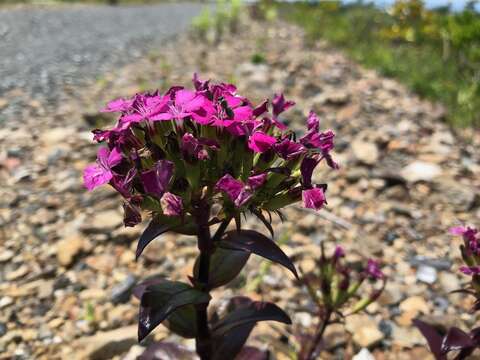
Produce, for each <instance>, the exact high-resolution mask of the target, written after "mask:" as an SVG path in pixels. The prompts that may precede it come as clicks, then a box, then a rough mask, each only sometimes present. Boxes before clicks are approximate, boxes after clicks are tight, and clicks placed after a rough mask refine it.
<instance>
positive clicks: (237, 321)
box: [212, 297, 291, 360]
mask: <svg viewBox="0 0 480 360" xmlns="http://www.w3.org/2000/svg"><path fill="white" fill-rule="evenodd" d="M229 310H230V311H229V313H228V314H227V315H226V316H225V317H223V318H222V319H221V320H219V321H218V322H217V323H215V324H214V325H213V327H212V338H213V346H214V357H213V360H223V359H233V358H235V356H237V355H238V357H237V359H238V358H240V359H258V360H261V359H262V360H263V359H267V358H268V357H267V355H266V354H265V353H264V352H262V351H260V350H258V349H255V348H249V347H245V348H244V344H245V342H246V341H247V339H248V337H249V335H250V333H251V331H252V330H253V328H254V327H255V325H256V323H257V322H259V321H267V320H271V321H278V322H281V323H284V324H291V320H290V318H289V316H288V315H287V314H286V313H285V312H284V311H283V310H282V309H280V308H279V307H278V306H276V305H275V304H272V303H268V302H261V301H252V300H250V299H249V298H247V297H235V298H233V299H231V301H230V304H229Z"/></svg>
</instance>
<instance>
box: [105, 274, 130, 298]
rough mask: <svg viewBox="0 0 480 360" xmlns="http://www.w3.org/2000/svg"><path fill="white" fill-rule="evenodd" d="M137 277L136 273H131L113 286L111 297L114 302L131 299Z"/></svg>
mask: <svg viewBox="0 0 480 360" xmlns="http://www.w3.org/2000/svg"><path fill="white" fill-rule="evenodd" d="M136 282H137V279H136V277H135V276H134V275H132V274H129V275H128V276H127V278H126V279H125V280H124V281H123V282H122V283H120V284H118V285H116V286H114V287H113V289H112V292H111V294H110V299H111V301H112V302H113V303H114V304H118V303H126V302H127V301H128V300H129V299H130V295H131V294H132V290H133V287H134V286H135V284H136Z"/></svg>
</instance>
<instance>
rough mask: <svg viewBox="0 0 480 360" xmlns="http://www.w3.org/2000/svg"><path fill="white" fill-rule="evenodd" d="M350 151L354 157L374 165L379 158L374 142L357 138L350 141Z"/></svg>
mask: <svg viewBox="0 0 480 360" xmlns="http://www.w3.org/2000/svg"><path fill="white" fill-rule="evenodd" d="M352 151H353V156H355V158H356V159H357V160H358V161H360V162H362V163H364V164H367V165H374V164H375V163H376V162H377V161H378V158H379V153H378V149H377V146H376V145H375V144H374V143H371V142H366V141H364V140H362V139H357V140H354V141H353V142H352Z"/></svg>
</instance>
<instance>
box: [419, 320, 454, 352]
mask: <svg viewBox="0 0 480 360" xmlns="http://www.w3.org/2000/svg"><path fill="white" fill-rule="evenodd" d="M413 325H415V326H416V327H417V328H418V330H420V332H421V333H422V335H423V337H424V338H425V339H426V340H427V342H428V346H429V347H430V351H431V352H432V354H433V356H435V359H436V360H447V357H446V356H445V355H444V354H443V353H442V340H443V336H442V335H440V333H439V332H438V331H437V329H436V328H435V327H434V326H432V325H430V324H427V323H426V322H423V321H421V320H417V319H415V320H413Z"/></svg>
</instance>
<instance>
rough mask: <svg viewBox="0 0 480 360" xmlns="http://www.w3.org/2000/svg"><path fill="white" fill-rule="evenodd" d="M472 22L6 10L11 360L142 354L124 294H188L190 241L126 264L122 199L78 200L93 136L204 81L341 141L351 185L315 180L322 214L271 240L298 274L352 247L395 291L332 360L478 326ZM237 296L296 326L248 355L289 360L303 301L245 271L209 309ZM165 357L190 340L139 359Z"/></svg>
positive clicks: (127, 3)
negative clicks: (470, 288) (222, 84)
mask: <svg viewBox="0 0 480 360" xmlns="http://www.w3.org/2000/svg"><path fill="white" fill-rule="evenodd" d="M479 10H480V4H479V3H478V2H476V1H446V0H445V1H443V0H430V1H425V2H423V1H420V0H397V1H394V0H391V1H387V0H379V1H374V2H366V1H365V2H356V1H350V0H348V1H344V2H339V1H272V0H260V1H240V0H231V1H228V0H223V1H221V0H218V1H209V2H208V1H197V2H192V1H190V2H189V1H161V0H158V1H155V0H148V1H142V0H117V1H114V0H112V1H101V0H98V1H95V0H91V1H37V0H31V1H16V0H0V124H1V127H0V184H1V186H0V359H136V357H137V356H138V355H140V354H141V353H142V351H143V349H144V344H142V345H138V344H137V343H136V325H135V324H136V320H137V308H138V301H137V300H136V299H134V298H133V297H132V296H131V291H132V288H133V286H134V285H135V283H136V282H137V281H140V280H141V279H143V278H146V277H147V276H149V275H153V274H160V275H163V276H167V277H171V278H174V279H184V278H185V277H186V276H187V275H188V274H190V273H191V268H192V264H193V262H194V260H195V254H196V245H195V239H193V238H190V237H187V236H174V235H170V234H165V235H164V236H162V237H161V238H160V239H158V240H157V241H154V242H153V243H152V244H151V245H149V247H148V248H147V249H146V251H145V255H146V256H145V258H144V259H140V260H139V261H138V262H135V255H134V254H135V253H134V252H135V247H136V240H137V239H138V236H139V235H140V233H141V231H142V229H143V227H144V226H145V224H143V225H140V226H138V227H136V228H124V227H123V223H122V222H123V216H122V210H121V206H120V204H121V202H120V199H119V198H118V197H117V195H116V194H115V193H114V192H113V191H110V190H109V189H107V188H105V189H100V190H98V191H95V192H93V193H87V192H86V190H85V189H84V187H83V184H82V170H83V168H84V167H85V166H86V165H87V164H88V163H91V162H93V161H95V154H96V145H94V144H93V142H92V136H91V133H90V131H91V130H92V129H93V128H98V127H109V126H111V125H112V124H113V122H114V121H115V118H113V117H111V116H106V115H105V114H102V113H100V112H99V109H100V108H101V107H103V106H104V104H105V103H106V102H107V101H109V100H111V99H113V98H116V97H120V96H124V97H127V96H131V95H133V94H135V93H136V92H141V91H147V90H152V89H160V90H161V91H164V90H166V89H167V88H169V87H170V86H171V85H173V84H182V85H185V86H191V85H190V84H191V78H192V75H193V73H194V72H198V73H199V75H200V77H201V78H212V79H214V80H219V81H229V82H233V83H235V84H236V85H237V86H238V89H239V93H241V94H244V95H246V96H248V97H249V98H252V99H254V100H255V101H256V102H257V103H258V102H260V101H261V100H262V99H264V98H267V97H272V95H273V94H274V93H279V92H284V93H285V95H286V97H287V98H289V99H292V100H294V101H295V102H296V103H297V106H296V107H295V108H294V109H292V110H290V111H289V112H288V113H286V114H285V116H284V119H283V120H284V121H285V122H286V123H288V125H289V126H290V127H291V128H292V129H293V130H294V131H296V132H298V133H302V132H303V131H304V129H305V116H306V115H307V114H308V111H309V110H310V109H313V110H315V111H316V112H317V113H318V114H319V116H320V118H321V121H322V127H323V128H327V127H329V128H333V129H334V130H335V132H336V134H337V137H336V150H335V157H336V159H337V161H338V162H339V163H340V166H341V168H340V170H338V171H335V172H332V171H329V170H328V169H326V168H320V169H319V171H318V172H317V173H316V174H315V179H316V181H317V182H322V183H324V182H327V183H328V184H329V188H328V192H327V199H328V206H327V207H326V209H323V210H322V211H320V212H319V213H311V212H306V211H305V210H302V209H299V208H296V207H292V208H290V209H288V211H287V215H288V220H287V221H285V222H283V223H281V222H280V221H279V220H276V223H275V225H274V227H275V228H276V229H277V230H276V234H277V238H276V240H277V241H278V242H279V243H280V244H281V245H282V248H283V249H284V250H285V252H286V253H287V254H288V255H289V256H291V257H292V259H293V260H294V262H295V263H296V264H297V265H299V266H301V267H302V269H303V270H304V271H305V272H307V273H308V272H309V271H313V270H314V269H315V266H316V265H315V262H314V259H315V257H316V256H318V255H319V252H320V249H319V244H320V243H322V242H324V243H325V244H326V245H327V248H328V247H333V246H334V245H335V244H342V245H343V246H344V247H345V248H346V249H347V253H348V257H347V260H349V261H351V262H352V263H353V264H355V263H357V264H358V263H359V262H361V261H364V259H365V258H366V257H375V258H378V259H380V261H381V262H382V264H383V266H384V271H385V273H386V274H387V275H388V277H389V282H388V285H387V288H386V290H385V292H384V293H383V295H382V296H381V297H380V299H379V301H378V303H375V304H372V305H371V306H369V307H368V308H367V312H366V313H365V314H361V315H355V316H352V317H349V318H347V319H346V320H345V324H335V326H331V327H330V328H329V330H328V332H327V336H326V341H325V346H324V351H323V352H322V357H321V358H322V359H324V358H325V359H350V358H353V357H355V356H356V358H355V359H357V360H358V359H371V358H374V359H413V358H420V359H430V358H431V356H430V355H429V353H428V350H427V347H426V344H425V341H424V340H423V338H422V337H421V335H420V333H419V332H418V331H417V330H416V329H415V328H414V327H413V326H412V324H411V321H412V319H414V318H417V317H422V318H424V319H425V320H427V321H428V322H430V323H434V324H437V325H438V326H440V327H441V326H444V327H448V326H454V325H455V326H459V327H467V326H472V325H473V324H474V323H475V321H476V319H474V318H472V317H471V316H465V315H462V316H459V315H458V314H466V310H467V309H469V307H470V306H471V303H470V299H468V298H464V297H462V296H460V295H458V294H453V295H452V294H450V292H451V291H453V290H455V289H457V288H459V287H460V285H461V284H462V283H463V282H465V279H464V278H463V277H462V276H461V275H459V274H458V271H457V268H458V263H459V261H458V260H459V251H458V245H459V240H458V239H453V238H452V237H450V236H449V235H448V234H447V229H448V228H449V227H450V226H454V225H458V224H462V223H471V224H475V223H477V224H478V218H479V215H480V210H479V209H480V207H479V205H480V201H479V200H480V199H479V196H478V190H479V188H480V176H479V175H480V154H479V152H478V146H479V144H480V136H479V134H478V126H479V125H480V13H479ZM247 226H251V227H252V228H257V227H258V228H259V229H261V227H260V225H259V224H257V223H255V221H254V220H253V219H250V220H249V223H248V225H247ZM240 292H241V293H243V294H247V295H249V296H251V297H253V298H255V299H265V300H269V301H276V302H277V303H278V304H279V305H280V306H281V307H283V308H285V309H286V310H287V312H288V313H289V314H290V315H291V317H292V319H293V321H294V325H293V326H292V327H290V328H286V327H280V326H276V325H275V324H259V325H258V326H257V327H256V329H255V331H254V333H253V337H252V338H251V340H250V341H251V342H252V343H254V344H257V345H260V346H263V347H264V348H268V349H269V350H270V351H271V354H272V359H294V356H293V355H292V354H293V353H294V352H295V349H296V346H297V343H296V341H297V340H296V335H298V334H301V333H303V332H305V331H306V330H308V329H309V328H311V327H313V326H314V325H315V316H314V314H312V311H313V309H314V307H313V304H311V303H310V300H309V299H308V297H307V296H306V294H305V289H303V288H301V287H299V286H297V284H295V282H294V279H292V278H291V277H290V276H289V275H286V274H285V272H284V270H282V269H281V268H279V267H277V266H274V265H271V264H270V263H269V262H268V261H263V260H261V259H259V258H253V257H252V259H250V262H249V265H248V268H247V269H246V270H245V271H244V272H242V274H241V276H240V277H239V279H238V280H237V281H235V282H234V283H233V284H232V285H231V286H230V287H228V288H222V289H220V290H218V291H216V292H215V293H214V301H213V305H214V306H215V307H218V308H221V307H222V306H223V305H224V304H225V301H226V299H228V298H229V297H231V296H232V295H233V294H237V293H240ZM337 325H338V326H337ZM344 327H345V329H346V332H345V331H343V329H344ZM162 339H167V340H170V341H175V342H178V341H181V339H179V338H178V337H175V336H172V335H170V334H169V333H168V331H167V330H166V329H165V328H162V327H159V328H158V329H157V330H156V331H155V332H154V334H153V335H152V336H151V337H150V338H149V339H147V343H148V342H151V341H153V340H162ZM184 345H185V346H186V347H189V348H193V347H194V344H193V343H192V342H191V341H187V342H185V343H184ZM362 349H366V350H364V351H362V353H361V354H362V355H359V353H360V351H361V350H362ZM362 356H363V357H362ZM365 356H367V357H365Z"/></svg>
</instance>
